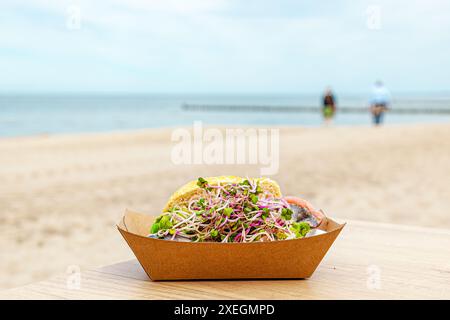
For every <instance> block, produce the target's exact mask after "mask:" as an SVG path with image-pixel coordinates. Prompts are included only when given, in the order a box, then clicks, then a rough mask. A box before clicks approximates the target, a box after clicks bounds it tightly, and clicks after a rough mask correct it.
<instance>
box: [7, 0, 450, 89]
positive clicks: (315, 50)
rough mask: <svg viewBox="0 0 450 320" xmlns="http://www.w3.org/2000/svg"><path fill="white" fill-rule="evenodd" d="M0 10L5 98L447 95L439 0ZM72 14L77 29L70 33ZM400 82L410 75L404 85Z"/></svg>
mask: <svg viewBox="0 0 450 320" xmlns="http://www.w3.org/2000/svg"><path fill="white" fill-rule="evenodd" d="M369 5H372V1H356V2H355V1H323V2H322V1H321V2H320V4H319V3H316V2H313V1H311V2H308V3H306V2H303V1H302V2H300V1H289V0H285V1H275V0H273V1H261V0H259V1H254V0H248V1H237V0H228V1H227V0H190V1H182V0H165V1H163V0H161V1H160V0H153V1H148V0H147V1H144V0H128V1H119V0H110V1H87V0H73V1H58V2H56V1H44V0H30V1H23V0H18V1H6V2H5V1H2V4H1V5H0V6H1V7H0V9H1V12H2V17H1V18H2V19H1V21H2V24H3V27H2V28H1V29H0V38H1V39H2V41H1V44H0V52H1V53H2V56H3V59H2V60H1V61H0V68H2V69H3V70H8V71H10V72H8V74H10V76H9V77H8V78H5V77H3V78H2V79H1V80H0V86H1V88H2V90H4V91H5V90H6V91H8V90H10V91H23V90H35V91H150V92H180V91H181V92H186V91H187V92H247V91H252V92H298V91H299V92H308V91H309V92H311V91H317V90H321V89H322V87H323V86H325V85H327V84H332V85H333V86H335V87H337V88H338V89H340V90H344V91H364V90H366V89H365V88H368V87H369V86H370V83H371V82H372V81H373V79H375V78H378V77H382V78H384V79H385V80H386V82H387V83H388V84H390V86H391V87H393V88H394V89H397V90H433V89H436V88H437V89H443V88H444V89H445V88H448V86H449V85H450V80H449V79H448V77H447V76H445V74H447V73H448V71H449V67H450V62H449V61H448V58H447V57H448V55H449V54H450V45H449V43H450V41H449V40H450V32H449V31H450V22H449V21H448V19H447V17H446V14H447V12H448V9H450V4H449V3H447V2H446V1H405V0H402V1H400V0H399V1H385V0H380V1H378V2H377V5H378V6H379V7H380V9H381V23H382V24H381V29H380V30H370V29H368V28H367V25H366V22H367V15H366V9H367V7H368V6H369ZM70 6H76V7H77V8H79V11H80V14H81V16H80V18H81V20H80V21H81V25H80V26H81V28H80V29H76V30H71V29H68V28H67V26H66V25H67V20H68V19H69V18H70V17H69V15H70V14H71V13H70V10H69V8H70ZM405 74H407V75H408V77H405Z"/></svg>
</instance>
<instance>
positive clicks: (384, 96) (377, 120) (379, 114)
mask: <svg viewBox="0 0 450 320" xmlns="http://www.w3.org/2000/svg"><path fill="white" fill-rule="evenodd" d="M390 102H391V94H390V92H389V90H388V89H387V88H386V87H385V86H384V85H383V82H381V81H380V80H378V81H376V82H375V85H374V86H373V89H372V97H371V98H370V112H371V113H372V117H373V123H374V125H375V126H379V125H381V124H382V123H383V116H384V113H385V112H386V111H387V110H389V104H390Z"/></svg>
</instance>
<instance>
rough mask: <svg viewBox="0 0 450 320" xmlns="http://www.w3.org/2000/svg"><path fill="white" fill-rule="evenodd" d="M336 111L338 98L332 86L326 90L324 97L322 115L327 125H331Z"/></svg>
mask: <svg viewBox="0 0 450 320" xmlns="http://www.w3.org/2000/svg"><path fill="white" fill-rule="evenodd" d="M335 112H336V99H335V97H334V94H333V92H332V91H331V88H330V87H328V88H327V89H326V90H325V93H324V95H323V99H322V115H323V120H324V123H325V125H330V124H331V122H332V120H333V117H334V114H335Z"/></svg>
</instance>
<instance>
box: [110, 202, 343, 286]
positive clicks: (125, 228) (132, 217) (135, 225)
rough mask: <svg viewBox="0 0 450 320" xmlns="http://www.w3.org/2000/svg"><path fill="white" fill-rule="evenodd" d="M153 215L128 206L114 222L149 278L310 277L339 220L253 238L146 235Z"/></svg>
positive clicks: (335, 230)
mask: <svg viewBox="0 0 450 320" xmlns="http://www.w3.org/2000/svg"><path fill="white" fill-rule="evenodd" d="M154 219H155V217H154V216H150V215H146V214H142V213H137V212H133V211H130V210H127V211H126V212H125V215H124V216H123V218H122V220H121V221H120V223H119V224H118V225H117V228H118V229H119V231H120V233H121V234H122V236H123V237H124V239H125V240H126V242H127V243H128V245H129V246H130V248H131V250H132V251H133V253H134V254H135V256H136V258H137V259H138V260H139V263H140V264H141V265H142V267H143V268H144V270H145V272H146V273H147V275H148V276H149V277H150V279H152V280H188V279H270V278H276V279H282V278H290V279H294V278H309V277H310V276H311V275H312V274H313V272H314V270H316V268H317V266H318V265H319V263H320V261H322V258H323V257H324V256H325V254H326V253H327V251H328V249H329V248H330V247H331V245H332V244H333V242H334V240H335V239H336V237H337V236H338V235H339V233H340V231H341V230H342V228H343V227H344V226H345V223H344V224H339V223H337V222H335V221H333V220H332V219H330V218H327V222H326V224H325V226H324V227H323V228H322V229H323V230H324V231H326V233H324V234H320V235H316V236H312V237H306V238H302V239H293V240H280V241H269V242H252V243H218V242H200V243H196V242H180V241H172V240H162V239H153V238H148V237H147V235H148V233H149V230H150V227H151V225H152V223H153V220H154Z"/></svg>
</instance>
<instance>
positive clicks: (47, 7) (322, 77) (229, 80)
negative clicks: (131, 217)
mask: <svg viewBox="0 0 450 320" xmlns="http://www.w3.org/2000/svg"><path fill="white" fill-rule="evenodd" d="M449 10H450V3H449V2H448V1H437V0H432V1H425V0H422V1H410V0H409V1H406V0H405V1H403V0H397V1H394V2H393V1H344V0H339V1H321V2H320V3H317V2H316V1H301V2H300V1H290V0H282V1H274V0H273V1H272V0H265V1H253V0H247V1H244V0H240V1H238V0H189V1H182V0H165V1H162V0H150V1H148V0H147V1H144V0H128V1H120V0H109V1H95V2H93V1H82V0H78V1H76V0H73V1H65V0H63V1H44V0H28V1H22V0H16V1H9V0H4V1H2V2H1V4H0V26H1V28H0V55H1V59H0V71H1V77H0V181H1V182H2V183H1V184H0V209H1V211H0V231H1V232H0V252H1V259H0V273H1V274H2V276H1V277H0V289H1V288H9V287H14V286H19V285H22V284H26V283H29V282H32V281H37V280H41V279H44V278H46V277H49V276H51V275H54V274H57V273H64V272H65V271H66V270H67V268H71V266H77V267H80V268H81V269H84V268H88V267H92V266H98V265H102V264H108V263H112V262H116V261H120V260H123V259H127V258H131V257H132V255H131V253H130V252H129V249H128V248H127V247H126V245H125V243H124V241H123V240H122V239H121V238H120V235H119V233H118V232H117V231H116V230H115V222H117V221H118V220H119V218H120V217H121V214H122V212H123V210H124V209H125V208H127V207H128V208H132V209H135V210H138V211H143V212H146V213H150V214H158V213H159V211H160V210H161V208H162V207H163V206H164V204H165V201H166V200H167V198H168V197H169V196H170V195H171V194H172V192H173V191H175V190H176V189H177V188H178V187H179V186H180V185H182V184H184V183H185V182H188V181H190V180H193V179H196V178H197V177H198V176H208V175H222V174H233V175H249V176H252V175H253V176H256V175H259V166H257V165H250V164H248V165H246V164H240V165H227V166H225V165H175V164H174V163H172V161H171V158H170V153H171V148H172V146H173V143H172V141H171V133H172V132H173V130H174V129H175V128H179V127H186V128H190V127H191V126H192V123H193V121H196V120H200V121H202V122H203V124H204V125H205V126H212V127H218V128H220V129H224V128H227V127H230V126H234V127H235V126H238V127H240V128H248V127H252V128H255V127H262V128H280V143H281V144H280V152H279V156H280V168H279V171H278V173H277V174H276V175H275V176H274V177H273V178H274V179H276V180H277V181H278V182H279V183H280V185H281V187H282V190H283V192H284V193H285V194H295V195H300V196H302V197H304V198H306V199H308V200H310V201H311V202H312V203H313V204H315V205H316V206H317V207H320V208H323V209H324V210H325V211H326V212H327V213H328V214H330V215H332V216H333V217H338V218H341V219H345V220H352V219H357V220H368V221H376V222H383V223H397V224H405V225H416V226H424V227H432V228H450V212H449V205H450V198H449V197H448V194H449V191H450V186H449V183H448V181H450V166H449V165H448V164H449V163H450V139H449V137H450V122H449V120H450V77H449V76H448V74H449V73H450V59H449V58H448V57H450V20H449V19H448V17H447V15H448V11H449Z"/></svg>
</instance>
